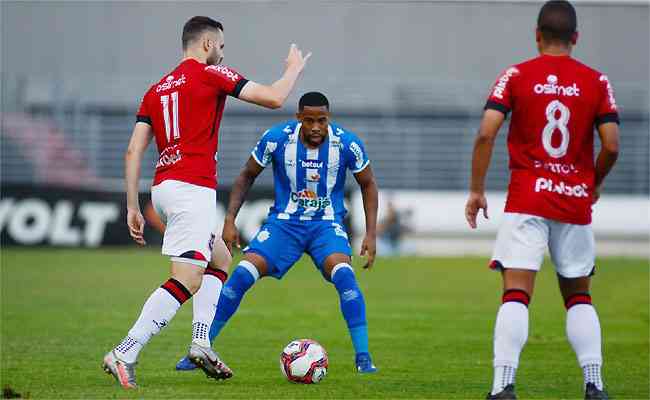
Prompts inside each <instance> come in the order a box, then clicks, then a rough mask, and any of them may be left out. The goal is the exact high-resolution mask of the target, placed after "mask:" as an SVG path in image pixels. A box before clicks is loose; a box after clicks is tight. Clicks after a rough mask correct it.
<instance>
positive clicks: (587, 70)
mask: <svg viewBox="0 0 650 400" xmlns="http://www.w3.org/2000/svg"><path fill="white" fill-rule="evenodd" d="M571 60H572V61H573V64H574V65H575V68H576V69H577V70H578V73H579V74H580V75H581V76H587V77H589V78H591V79H593V80H595V81H606V80H608V79H609V78H608V77H607V75H606V74H605V73H604V72H601V71H599V70H597V69H596V68H593V67H591V66H589V65H587V64H585V63H583V62H581V61H579V60H577V59H575V58H571Z"/></svg>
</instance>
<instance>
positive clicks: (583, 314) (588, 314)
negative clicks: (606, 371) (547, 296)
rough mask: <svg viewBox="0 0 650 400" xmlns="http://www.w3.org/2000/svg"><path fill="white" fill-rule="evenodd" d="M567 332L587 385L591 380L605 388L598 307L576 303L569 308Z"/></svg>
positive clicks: (601, 388) (599, 387) (599, 388)
mask: <svg viewBox="0 0 650 400" xmlns="http://www.w3.org/2000/svg"><path fill="white" fill-rule="evenodd" d="M566 334H567V337H568V339H569V343H571V347H573V351H575V353H576V356H577V357H578V363H579V364H580V367H582V370H583V375H584V379H585V386H586V385H587V383H589V382H591V383H593V384H594V385H596V387H597V388H598V390H603V380H602V377H601V374H600V368H601V366H602V365H603V356H602V352H601V337H600V321H598V314H597V313H596V309H595V308H594V307H593V306H592V305H591V304H576V305H574V306H573V307H571V308H569V309H568V310H567V315H566Z"/></svg>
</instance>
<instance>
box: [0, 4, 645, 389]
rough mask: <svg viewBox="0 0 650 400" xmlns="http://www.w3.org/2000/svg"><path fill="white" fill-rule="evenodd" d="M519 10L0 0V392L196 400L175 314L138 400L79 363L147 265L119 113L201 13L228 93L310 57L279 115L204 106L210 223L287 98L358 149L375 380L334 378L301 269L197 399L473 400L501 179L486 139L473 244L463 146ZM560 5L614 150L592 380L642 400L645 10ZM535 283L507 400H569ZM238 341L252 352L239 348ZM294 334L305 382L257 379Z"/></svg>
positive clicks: (263, 207)
mask: <svg viewBox="0 0 650 400" xmlns="http://www.w3.org/2000/svg"><path fill="white" fill-rule="evenodd" d="M540 4H541V2H536V1H480V0H479V1H441V2H438V1H419V0H413V1H403V2H402V1H400V2H398V1H394V2H391V1H373V0H367V1H363V2H347V1H333V2H331V1H327V2H325V1H323V2H321V1H314V2H308V1H305V2H301V1H297V0H296V1H280V2H275V1H246V2H244V1H242V2H216V1H215V2H149V1H141V2H121V1H120V2H118V1H102V2H91V1H86V2H73V1H69V2H68V1H64V2H57V1H43V2H37V1H20V2H18V1H15V2H14V1H4V0H0V21H1V32H0V37H1V39H0V44H1V46H2V49H1V64H0V65H1V79H0V85H1V100H2V107H1V113H0V124H1V126H0V145H1V146H0V147H1V153H0V157H1V164H0V168H1V173H0V180H1V188H0V189H1V192H2V193H1V199H0V240H1V243H2V252H1V253H0V255H1V259H0V261H1V267H0V268H1V270H0V272H1V275H0V277H1V280H2V301H1V302H0V305H1V308H2V310H1V311H2V320H1V322H2V324H1V325H2V327H1V331H0V332H1V334H2V346H1V349H0V350H1V351H2V359H1V361H2V365H1V368H0V378H1V379H0V383H1V384H2V385H3V388H4V390H5V393H3V394H4V395H5V396H8V395H11V394H12V393H13V391H14V390H15V391H18V392H20V393H22V394H23V395H24V396H26V397H30V394H31V397H33V398H61V397H63V398H109V397H110V398H114V397H120V398H122V397H125V396H126V397H134V398H135V397H154V398H199V397H208V396H210V397H213V396H214V394H215V393H216V392H215V389H214V388H215V386H213V385H208V384H206V383H205V380H204V379H202V377H201V376H199V375H198V374H195V375H192V376H190V377H188V376H187V375H184V376H179V375H178V374H176V373H175V372H174V371H172V366H173V363H174V361H175V360H176V359H177V357H179V356H180V355H181V354H182V352H183V351H184V350H185V347H184V346H185V344H186V342H187V340H188V334H189V330H188V326H189V324H190V321H191V307H184V308H183V310H182V311H181V312H180V313H179V315H178V316H177V320H176V321H175V322H174V323H173V324H171V325H170V327H169V328H168V330H167V331H166V333H165V334H164V335H161V337H160V338H157V339H156V340H154V341H152V344H151V350H149V351H147V352H145V353H146V354H144V356H143V359H142V360H141V361H142V366H141V369H139V371H138V373H139V374H140V373H142V375H141V376H142V379H143V380H142V381H140V382H141V383H142V386H143V389H141V391H138V392H135V393H129V394H124V392H121V391H120V389H119V388H117V387H114V386H113V385H112V384H110V383H109V382H108V380H107V379H108V378H106V377H104V376H101V375H100V372H101V371H99V368H98V366H99V360H100V358H101V355H102V354H103V353H102V352H103V351H105V350H106V349H107V348H109V346H112V345H113V344H114V343H115V341H116V340H119V338H120V337H121V335H123V333H124V330H125V329H127V327H128V326H129V324H131V323H132V320H133V318H134V317H135V315H137V313H138V312H139V310H140V307H141V304H142V303H141V302H142V300H143V299H144V298H145V297H146V295H147V294H148V293H149V292H150V291H151V290H152V289H153V288H155V287H156V285H157V283H159V282H160V280H161V279H163V278H164V276H166V273H167V272H166V271H167V270H166V268H162V266H163V265H165V263H166V261H165V259H164V258H163V257H161V256H160V255H159V246H158V245H157V243H159V241H160V234H159V233H158V232H157V231H156V230H155V229H153V228H152V227H153V226H154V225H155V218H153V216H152V215H151V209H150V208H148V209H147V210H146V211H145V212H146V213H147V217H148V218H149V219H150V222H152V223H150V224H149V225H148V227H147V231H146V235H147V239H148V241H149V246H148V251H142V250H136V249H135V245H134V244H132V243H131V241H130V238H129V236H128V233H127V230H126V226H125V223H124V221H125V216H124V214H125V211H124V208H125V199H124V197H125V196H124V192H123V154H124V151H125V149H126V146H127V142H128V139H129V136H130V134H131V130H132V127H133V124H134V122H135V112H136V110H137V106H138V104H139V101H140V98H141V96H142V95H143V93H144V92H145V90H146V89H147V88H148V87H149V85H151V84H152V83H154V81H156V80H157V79H159V78H160V77H161V76H162V75H163V74H164V73H166V72H167V71H169V70H171V69H172V68H173V67H174V66H175V65H176V64H177V62H178V61H179V59H180V57H181V50H180V32H181V29H182V26H183V24H184V22H185V21H186V20H187V19H188V18H190V17H191V16H194V15H209V16H211V17H214V18H216V19H218V20H221V21H222V22H223V23H224V26H225V37H226V59H225V63H226V64H227V65H229V66H232V67H233V68H235V69H236V70H238V71H240V72H241V73H243V74H244V75H245V76H246V77H248V78H250V79H253V80H256V81H260V82H265V83H270V82H272V81H273V80H274V79H276V78H277V77H278V76H280V73H281V71H282V68H283V62H284V58H285V56H286V52H287V50H288V47H289V45H290V43H292V42H296V43H298V44H299V45H300V47H301V48H302V49H306V50H308V51H309V50H311V51H313V52H314V55H313V57H312V58H311V59H310V61H309V64H308V67H307V69H306V70H305V73H304V75H303V77H302V78H301V80H300V81H299V84H298V86H297V88H296V90H295V91H294V93H293V95H292V96H291V98H290V99H289V101H288V102H287V103H286V105H285V106H284V107H283V108H282V109H281V110H279V111H268V110H261V109H258V108H254V107H252V106H249V105H247V104H245V103H243V102H239V101H238V100H235V99H230V100H228V103H227V105H226V111H225V114H224V119H223V122H222V127H221V132H220V149H219V167H218V168H219V176H220V184H221V189H220V191H219V200H220V201H221V202H222V203H221V208H220V210H221V212H223V204H224V202H225V201H226V200H227V195H228V190H229V186H230V185H231V184H232V182H233V179H234V178H235V176H236V175H237V174H238V172H239V169H240V168H241V166H242V165H243V163H244V162H245V160H246V159H247V157H248V153H249V151H250V149H251V147H252V146H253V145H254V144H255V142H256V141H257V139H258V137H259V135H261V134H262V132H263V131H264V130H265V129H267V128H268V127H269V126H271V125H274V124H276V123H279V122H281V121H283V120H285V119H288V118H292V115H293V113H294V112H295V109H296V104H297V100H298V97H299V96H300V94H302V93H304V92H306V91H309V90H320V91H322V92H324V93H325V94H327V95H328V97H329V99H330V102H331V104H332V112H333V116H334V118H335V120H337V122H339V123H341V124H342V125H344V126H345V127H347V128H349V129H351V130H353V131H355V132H356V133H358V134H359V136H360V137H362V138H363V139H364V141H365V143H366V147H367V148H368V151H369V154H370V156H371V160H372V166H373V169H374V171H375V174H376V176H377V180H378V183H379V186H380V188H381V190H382V193H381V199H380V201H381V210H380V223H381V225H382V227H383V228H382V229H383V231H384V233H383V234H382V237H381V239H380V248H379V252H380V256H386V257H380V258H379V259H378V262H377V265H376V268H375V271H374V272H373V273H371V274H366V273H363V272H359V274H358V275H359V279H360V284H361V286H362V287H363V290H364V295H365V296H366V299H367V301H368V312H369V314H368V315H369V321H371V326H372V334H371V337H372V346H371V347H372V348H374V349H376V353H375V357H376V360H378V365H379V367H380V368H381V371H382V373H381V374H379V375H378V376H375V377H369V378H368V379H359V378H358V377H356V376H355V375H354V372H353V371H352V369H351V368H349V367H350V365H349V363H350V360H351V359H352V354H351V349H350V346H349V343H348V339H347V336H346V335H347V334H346V333H345V331H344V326H343V324H342V322H341V321H340V316H339V315H338V309H337V305H336V299H335V296H333V295H332V293H331V288H330V287H329V286H328V285H326V283H325V282H324V281H322V280H319V279H318V278H315V277H316V275H315V274H314V273H313V271H312V270H311V267H310V266H309V262H308V261H306V260H303V261H302V262H301V263H300V266H298V267H296V271H295V272H292V274H289V275H290V276H288V277H287V279H286V280H284V281H283V282H282V283H281V284H276V283H275V282H273V283H269V282H267V281H270V280H263V281H262V282H260V284H259V286H260V287H259V288H256V290H255V291H253V293H251V295H250V297H248V298H247V299H246V300H245V302H244V304H243V306H242V312H241V313H240V314H241V315H240V316H238V317H237V318H235V319H234V320H233V328H231V329H229V330H226V331H225V333H224V335H223V336H222V337H220V343H219V349H220V351H221V352H222V355H224V357H226V359H227V360H229V363H230V365H231V366H232V367H233V368H235V369H236V370H237V371H238V373H239V372H240V371H241V375H239V376H238V378H237V379H233V381H232V382H228V384H227V385H220V386H219V389H218V391H219V393H220V396H221V397H225V398H253V397H262V398H315V397H327V398H371V397H372V398H377V397H386V398H415V397H417V398H430V397H432V396H440V398H478V397H480V396H482V395H483V394H484V393H485V392H484V390H487V387H488V386H487V385H488V384H489V379H490V374H491V372H490V371H491V359H490V357H491V347H490V343H491V340H492V339H491V338H492V336H491V335H492V332H491V330H492V327H493V321H494V311H495V310H496V307H498V304H497V303H498V295H497V293H499V290H500V289H499V285H500V282H499V281H498V277H497V276H496V275H490V274H488V273H487V272H485V270H484V268H485V267H484V266H485V264H486V261H487V259H488V258H487V257H488V254H489V253H490V251H491V247H492V243H493V241H494V237H495V233H496V229H497V227H498V223H499V219H500V215H501V212H500V211H501V210H500V209H502V207H503V204H504V195H505V190H506V185H507V180H508V170H507V153H506V146H505V138H506V129H505V127H504V129H502V131H501V133H500V135H499V139H498V143H497V145H496V153H495V155H494V158H493V164H492V166H491V169H490V172H489V174H488V188H489V190H490V193H489V195H488V201H489V202H490V220H489V221H483V220H482V221H481V223H480V229H478V230H477V231H470V229H468V228H467V226H466V222H465V220H464V216H463V208H464V204H465V200H466V194H467V193H466V190H467V187H468V179H469V168H470V158H471V148H472V143H473V139H474V135H475V133H476V130H477V128H478V123H479V118H480V116H481V113H482V107H483V105H484V102H485V98H486V96H487V94H488V90H489V88H490V86H491V85H492V83H493V81H494V80H495V79H496V77H497V75H498V74H499V72H500V71H502V70H504V69H505V68H506V67H507V66H509V65H510V64H512V63H515V62H519V61H520V60H524V59H527V58H531V57H534V56H535V55H536V48H535V42H534V25H535V19H536V17H537V12H538V10H539V6H540ZM575 4H576V9H577V12H578V18H579V31H580V39H579V43H578V46H577V47H576V48H575V53H574V55H575V57H577V58H578V59H580V60H582V61H584V62H585V63H587V64H589V65H592V66H594V67H595V68H598V69H600V70H602V71H604V72H606V73H607V74H608V76H609V77H610V80H611V81H612V83H613V85H614V88H615V91H616V98H617V104H618V105H619V107H620V113H621V120H622V123H621V146H622V147H621V155H620V157H619V161H618V164H617V165H616V166H615V168H614V171H613V172H612V174H611V175H610V177H608V179H607V181H606V186H605V191H604V195H603V197H602V199H601V201H600V202H599V203H598V204H597V205H596V206H595V207H594V212H595V216H594V218H595V219H594V229H595V231H596V235H597V241H598V242H597V250H598V255H599V257H600V256H603V255H607V256H625V258H620V257H603V258H602V259H599V267H601V268H600V269H599V275H600V274H602V276H601V278H600V279H596V280H595V282H594V286H595V289H594V292H595V293H597V294H596V297H595V298H596V299H598V301H599V303H598V304H599V312H601V313H602V314H601V317H602V321H603V329H604V332H605V334H604V338H605V345H604V346H605V347H604V350H605V356H606V360H607V364H606V370H605V374H606V380H607V382H610V386H609V387H610V391H611V393H613V394H614V395H616V397H617V398H648V380H647V379H648V365H649V364H648V351H649V347H648V346H649V342H648V304H649V303H648V302H649V301H650V300H649V299H648V293H649V290H648V281H649V280H648V272H649V269H648V255H649V253H650V238H649V229H650V215H649V213H650V209H649V195H650V185H649V179H650V169H649V166H650V143H649V138H650V120H649V115H648V114H649V110H650V100H649V98H650V95H649V93H650V78H649V75H650V72H649V71H650V7H649V4H648V2H647V1H590V0H588V1H579V0H578V1H575ZM155 159H156V154H155V148H154V146H152V147H151V148H150V151H149V153H148V155H147V158H146V160H145V163H144V165H143V166H142V182H141V189H142V205H143V207H144V206H145V205H146V204H147V202H148V197H149V187H150V184H151V177H152V174H153V167H154V160H155ZM349 183H350V197H349V209H350V211H351V218H350V220H349V225H350V228H351V230H352V232H353V234H355V237H356V238H357V239H356V240H358V237H359V235H360V234H362V233H363V214H362V209H361V206H360V200H359V195H358V193H356V192H355V187H356V185H355V184H354V180H353V179H350V180H349ZM271 184H272V180H271V174H270V173H269V172H265V173H264V174H263V175H262V177H261V179H260V181H259V182H258V183H257V184H256V186H255V188H254V190H253V191H252V193H251V195H250V196H249V201H248V203H247V204H246V206H245V208H244V209H243V210H242V212H241V214H240V217H239V219H238V224H239V225H240V228H241V230H242V233H243V236H244V237H245V238H246V237H251V236H252V235H253V234H254V232H255V230H256V229H257V227H258V226H259V223H260V222H261V221H262V219H263V218H264V216H265V214H266V212H267V209H268V206H269V205H270V202H271V194H272V191H271V189H272V186H271ZM114 245H119V246H117V247H116V246H114ZM36 246H38V248H34V247H36ZM51 246H53V247H56V249H53V248H51ZM126 246H129V248H127V247H126ZM59 247H67V248H69V249H63V250H62V249H59ZM82 247H88V248H91V249H90V250H85V249H80V248H82ZM98 247H99V249H96V248H98ZM389 256H390V257H389ZM394 256H400V257H394ZM401 256H409V257H401ZM430 256H434V257H430ZM441 256H452V257H446V258H442V257H441ZM630 256H631V257H630ZM237 257H239V255H237ZM356 264H359V262H356V263H355V265H356ZM134 267H137V268H134ZM395 271H399V272H398V273H397V274H398V275H396V272H395ZM396 276H397V277H398V279H396ZM554 279H555V278H554V276H553V272H552V268H549V266H548V265H547V267H545V268H544V270H543V272H542V273H541V274H540V284H539V286H540V287H541V286H546V288H545V289H543V290H541V289H540V290H538V291H537V292H538V294H537V293H536V298H535V303H534V305H533V308H536V309H537V311H536V312H533V313H532V317H531V318H532V319H531V327H532V328H531V329H532V330H531V337H530V340H529V345H528V347H527V350H526V352H525V354H524V357H525V358H526V359H527V360H524V361H523V362H522V364H525V365H526V366H527V367H526V368H524V369H523V370H522V374H521V375H520V377H521V382H522V385H524V386H523V389H525V391H524V392H523V393H525V395H526V396H530V397H532V398H550V397H555V398H559V397H562V398H567V395H568V396H569V397H571V396H573V397H576V396H579V395H580V393H579V390H580V384H581V377H580V375H579V373H578V370H577V368H576V366H575V358H574V355H573V353H572V352H571V350H570V349H569V347H568V344H566V340H565V338H564V322H563V320H564V309H563V308H562V305H561V302H560V300H559V296H558V294H557V292H556V291H552V290H547V289H548V287H550V286H553V285H554ZM292 288H293V289H295V288H298V289H296V290H290V289H292ZM116 293H117V294H116ZM306 293H308V296H310V298H309V299H307V301H305V299H304V296H305V295H306ZM296 297H298V298H299V301H297V300H296ZM271 299H272V300H273V301H270V300H271ZM611 299H616V301H610V300H611ZM541 310H544V312H540V311H541ZM260 332H264V335H265V337H266V339H267V340H266V341H265V342H263V343H261V344H259V343H260V342H259V335H260ZM296 337H314V338H318V339H319V341H321V343H324V344H325V345H326V347H327V349H328V351H329V352H330V361H331V370H330V376H328V378H327V380H326V381H325V382H324V384H322V385H319V387H318V388H317V389H315V388H304V387H297V386H295V385H294V386H292V385H283V384H279V383H280V382H281V381H280V379H282V378H281V376H280V373H279V372H278V370H277V365H276V363H277V361H276V357H277V354H278V352H279V350H280V349H281V346H282V345H283V344H285V343H287V342H288V341H289V340H291V339H294V338H296ZM404 337H407V340H399V339H403V338H404ZM255 343H258V344H259V345H257V346H253V345H251V344H255ZM414 343H417V346H414V345H413V344H414ZM26 349H27V351H26ZM230 360H232V361H230ZM36 374H38V376H36ZM5 385H7V386H6V387H4V386H5ZM7 388H9V389H10V390H9V391H7ZM14 394H15V393H14ZM571 398H572V397H571Z"/></svg>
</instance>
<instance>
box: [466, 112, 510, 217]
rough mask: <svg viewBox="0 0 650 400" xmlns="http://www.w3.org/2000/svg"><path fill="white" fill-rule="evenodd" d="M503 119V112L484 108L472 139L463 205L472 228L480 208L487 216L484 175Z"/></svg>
mask: <svg viewBox="0 0 650 400" xmlns="http://www.w3.org/2000/svg"><path fill="white" fill-rule="evenodd" d="M504 120H505V114H504V113H503V112H501V111H497V110H493V109H486V110H485V113H484V114H483V119H482V120H481V126H480V128H479V130H478V134H477V135H476V140H475V141H474V151H473V154H472V177H471V183H470V188H469V198H468V199H467V204H466V205H465V218H466V219H467V223H468V224H469V226H470V227H472V229H475V228H476V216H477V215H478V212H479V210H480V209H483V216H484V217H485V218H488V212H487V207H488V206H487V200H486V199H485V175H486V174H487V171H488V168H489V166H490V159H491V158H492V149H493V148H494V141H495V139H496V136H497V133H499V128H501V125H502V124H503V121H504Z"/></svg>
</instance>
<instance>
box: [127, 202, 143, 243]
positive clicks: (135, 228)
mask: <svg viewBox="0 0 650 400" xmlns="http://www.w3.org/2000/svg"><path fill="white" fill-rule="evenodd" d="M126 224H127V225H128V226H129V234H130V235H131V237H132V238H133V240H134V241H135V242H136V243H137V244H139V245H140V246H144V245H145V244H147V242H145V241H144V217H143V216H142V213H141V212H140V211H137V210H127V212H126Z"/></svg>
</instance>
